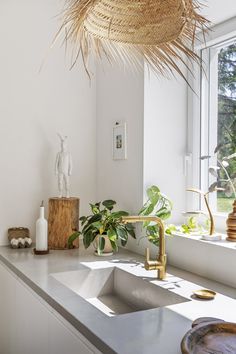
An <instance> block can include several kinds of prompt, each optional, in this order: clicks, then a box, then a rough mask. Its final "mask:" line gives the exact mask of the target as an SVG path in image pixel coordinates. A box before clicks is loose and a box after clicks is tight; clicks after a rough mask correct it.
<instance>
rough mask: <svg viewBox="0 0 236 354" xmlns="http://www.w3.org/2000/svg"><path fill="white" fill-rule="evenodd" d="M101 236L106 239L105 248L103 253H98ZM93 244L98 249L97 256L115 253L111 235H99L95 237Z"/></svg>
mask: <svg viewBox="0 0 236 354" xmlns="http://www.w3.org/2000/svg"><path fill="white" fill-rule="evenodd" d="M99 237H103V238H104V240H105V246H104V250H103V252H102V253H101V254H98V252H97V248H98V240H99ZM93 244H94V247H95V249H96V251H95V255H96V256H111V255H112V254H113V249H112V246H111V242H110V240H109V237H108V236H107V235H98V236H97V237H96V238H95V240H94V243H93Z"/></svg>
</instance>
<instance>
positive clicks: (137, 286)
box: [51, 267, 188, 316]
mask: <svg viewBox="0 0 236 354" xmlns="http://www.w3.org/2000/svg"><path fill="white" fill-rule="evenodd" d="M51 275H52V276H53V277H54V278H55V279H56V280H58V281H59V282H60V283H62V284H63V285H64V286H66V287H68V288H69V289H71V290H72V291H74V292H75V293H76V294H78V295H79V296H81V297H83V298H84V299H86V301H88V302H89V303H90V304H92V305H93V306H95V307H96V308H98V309H99V310H100V311H102V312H103V313H105V314H106V315H107V316H116V315H121V314H125V313H130V312H135V311H142V310H148V309H152V308H157V307H163V306H168V305H173V304H178V303H181V302H185V301H188V299H186V298H184V297H182V296H180V295H177V294H175V293H172V292H171V291H169V290H166V289H163V288H161V287H160V286H157V285H155V284H152V283H150V282H149V281H148V280H145V279H143V278H141V277H138V276H136V275H133V274H131V273H129V272H126V271H124V270H122V269H119V268H116V267H113V268H100V269H83V270H77V271H71V272H63V273H54V274H51Z"/></svg>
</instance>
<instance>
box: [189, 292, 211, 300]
mask: <svg viewBox="0 0 236 354" xmlns="http://www.w3.org/2000/svg"><path fill="white" fill-rule="evenodd" d="M193 294H194V295H195V296H196V297H198V298H199V299H204V300H212V299H214V298H215V296H216V292H215V291H212V290H208V289H200V290H196V291H193Z"/></svg>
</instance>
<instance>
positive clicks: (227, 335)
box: [181, 317, 236, 354]
mask: <svg viewBox="0 0 236 354" xmlns="http://www.w3.org/2000/svg"><path fill="white" fill-rule="evenodd" d="M181 350H182V354H209V353H221V354H235V353H236V323H230V322H224V321H223V320H219V319H217V318H215V319H214V318H204V317H203V318H199V319H197V320H195V321H194V322H193V324H192V329H191V330H190V331H188V332H187V333H186V335H185V336H184V338H183V340H182V342H181Z"/></svg>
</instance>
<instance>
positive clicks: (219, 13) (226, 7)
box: [201, 0, 236, 25]
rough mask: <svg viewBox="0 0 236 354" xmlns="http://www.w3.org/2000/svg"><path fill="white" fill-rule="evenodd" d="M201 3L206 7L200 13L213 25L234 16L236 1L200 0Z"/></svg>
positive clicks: (235, 14) (235, 13)
mask: <svg viewBox="0 0 236 354" xmlns="http://www.w3.org/2000/svg"><path fill="white" fill-rule="evenodd" d="M201 3H202V4H204V5H206V7H205V8H204V9H203V10H202V13H203V14H204V16H206V17H207V18H208V19H209V20H210V21H211V22H212V23H213V25H214V24H217V23H220V22H223V21H225V20H227V19H229V18H231V17H234V16H236V0H202V1H201Z"/></svg>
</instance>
